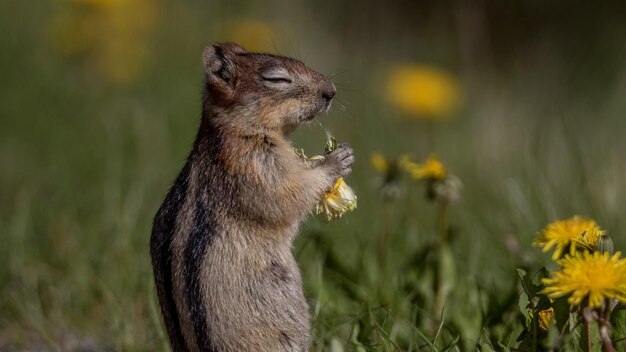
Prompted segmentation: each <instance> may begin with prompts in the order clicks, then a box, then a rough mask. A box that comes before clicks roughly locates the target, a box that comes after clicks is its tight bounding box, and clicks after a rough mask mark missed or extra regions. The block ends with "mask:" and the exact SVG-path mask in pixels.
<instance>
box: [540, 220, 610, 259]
mask: <svg viewBox="0 0 626 352" xmlns="http://www.w3.org/2000/svg"><path fill="white" fill-rule="evenodd" d="M603 234H604V231H603V230H601V229H600V228H599V227H598V224H597V223H596V222H595V221H594V220H591V219H587V218H584V217H582V216H574V217H572V218H569V219H566V220H559V221H555V222H553V223H550V224H548V226H546V228H545V229H543V230H542V231H541V232H540V233H539V235H538V236H537V238H536V239H535V241H534V242H533V245H535V246H538V247H543V251H544V252H547V251H549V250H550V249H552V247H554V246H556V249H555V250H554V253H552V259H553V260H557V259H558V258H560V257H561V255H562V254H563V252H564V251H565V250H566V249H567V248H568V247H569V254H573V253H574V252H576V250H577V249H587V250H590V251H592V250H593V249H594V247H595V245H596V242H597V241H598V238H600V237H601V236H602V235H603Z"/></svg>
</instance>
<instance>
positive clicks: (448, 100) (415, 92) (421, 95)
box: [387, 65, 459, 119]
mask: <svg viewBox="0 0 626 352" xmlns="http://www.w3.org/2000/svg"><path fill="white" fill-rule="evenodd" d="M387 98H388V100H389V102H391V103H392V104H393V105H395V106H396V107H397V108H399V109H400V110H401V111H402V112H404V113H405V114H407V115H408V116H411V117H416V118H427V119H436V118H441V117H445V116H447V115H449V114H450V113H451V112H452V111H454V110H455V109H456V107H457V105H458V103H459V88H458V86H457V83H456V81H455V79H454V78H453V77H452V76H451V75H450V74H448V73H447V72H445V71H443V70H441V69H438V68H436V67H431V66H426V65H405V66H399V67H397V68H395V69H394V70H393V71H392V72H391V74H390V76H389V80H388V82H387Z"/></svg>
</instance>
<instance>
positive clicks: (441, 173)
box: [401, 154, 448, 181]
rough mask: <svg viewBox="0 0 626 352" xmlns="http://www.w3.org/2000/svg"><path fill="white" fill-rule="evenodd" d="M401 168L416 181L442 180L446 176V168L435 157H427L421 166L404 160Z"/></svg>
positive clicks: (432, 155)
mask: <svg viewBox="0 0 626 352" xmlns="http://www.w3.org/2000/svg"><path fill="white" fill-rule="evenodd" d="M401 167H403V168H404V169H405V170H407V171H408V172H409V174H411V177H412V178H414V179H416V180H439V181H441V180H444V179H445V178H446V177H447V176H448V170H447V169H446V166H445V165H444V164H443V163H442V162H441V160H439V158H437V156H436V155H434V154H431V155H429V156H428V158H427V159H426V161H425V162H424V163H423V164H418V163H414V162H412V161H409V160H404V161H403V162H402V165H401Z"/></svg>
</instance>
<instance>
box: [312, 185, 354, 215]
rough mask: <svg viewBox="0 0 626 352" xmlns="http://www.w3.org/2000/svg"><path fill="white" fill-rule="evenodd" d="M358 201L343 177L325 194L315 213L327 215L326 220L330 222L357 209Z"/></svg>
mask: <svg viewBox="0 0 626 352" xmlns="http://www.w3.org/2000/svg"><path fill="white" fill-rule="evenodd" d="M356 201H357V198H356V194H354V191H353V190H352V188H350V186H348V184H347V183H346V182H345V181H344V180H343V177H340V178H339V179H338V180H337V181H335V184H334V185H333V186H332V187H331V189H330V190H328V192H326V193H324V196H322V199H321V200H320V202H319V203H318V204H317V207H316V209H315V211H316V213H317V214H324V215H326V219H327V220H328V221H330V220H333V219H337V218H340V217H342V216H343V214H345V213H347V212H350V211H353V210H354V209H356Z"/></svg>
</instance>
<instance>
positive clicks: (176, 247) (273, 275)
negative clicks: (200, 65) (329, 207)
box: [151, 44, 354, 352]
mask: <svg viewBox="0 0 626 352" xmlns="http://www.w3.org/2000/svg"><path fill="white" fill-rule="evenodd" d="M204 65H205V72H206V85H205V98H204V106H203V116H202V122H201V125H200V130H199V132H198V136H197V139H196V142H195V144H194V147H193V150H192V152H191V154H190V156H189V158H188V160H187V164H186V166H185V168H183V171H182V172H181V174H180V175H179V177H178V179H177V180H176V182H175V184H174V186H173V187H172V189H171V190H170V193H169V194H168V196H167V198H166V200H165V201H164V203H163V205H162V206H161V208H160V209H159V212H158V213H157V215H156V217H155V221H154V227H153V233H152V239H151V255H152V261H153V267H154V274H155V281H156V286H157V293H158V296H159V302H160V304H161V308H162V312H163V317H164V320H165V325H166V327H167V330H168V335H169V337H170V343H171V344H172V347H173V349H174V350H175V351H220V352H231V351H233V352H234V351H259V352H265V351H268V352H269V351H306V350H307V348H308V344H309V314H308V306H307V304H306V301H305V298H304V295H303V292H302V283H301V278H300V271H299V269H298V266H297V263H296V261H295V259H294V257H293V255H292V253H291V246H292V242H293V240H294V238H295V236H296V235H297V231H298V227H299V225H300V223H301V222H302V221H303V220H304V219H305V217H306V216H307V214H309V213H310V211H311V209H312V208H313V206H314V205H315V203H316V202H317V201H318V200H319V199H320V197H321V195H322V193H323V192H324V191H325V190H327V189H328V188H330V186H331V185H332V184H333V183H334V181H335V180H336V179H337V178H338V177H340V176H347V175H348V174H349V173H350V172H351V165H352V163H353V161H354V157H353V154H352V149H351V148H350V147H349V146H347V145H346V144H342V145H340V147H339V148H338V149H337V150H335V151H334V152H332V153H330V154H328V155H327V158H326V160H325V161H324V162H322V163H319V164H318V165H316V166H315V167H314V168H312V169H308V168H306V167H305V166H304V164H303V163H302V161H301V160H300V159H298V157H297V156H296V155H295V153H294V151H293V148H292V146H291V144H290V142H289V140H288V139H287V134H288V133H289V132H291V131H293V129H294V128H296V127H297V126H298V125H299V124H300V123H302V122H306V121H310V120H311V119H313V118H314V117H315V116H316V115H317V114H319V113H320V112H322V111H325V110H326V109H328V108H329V106H330V101H331V99H332V97H333V96H334V94H335V88H334V86H333V85H332V83H331V82H330V81H329V80H328V79H326V78H325V77H324V76H322V75H320V74H319V73H317V72H315V71H313V70H311V69H309V68H307V67H306V66H305V65H304V64H302V63H301V62H299V61H297V60H293V59H290V58H286V57H280V56H274V55H264V54H250V53H247V52H245V51H244V50H243V49H242V48H240V47H239V46H237V45H235V44H214V45H212V46H209V47H207V49H205V52H204Z"/></svg>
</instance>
